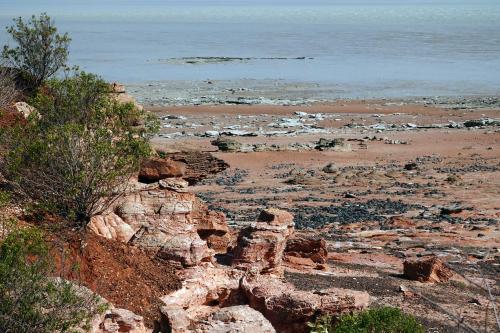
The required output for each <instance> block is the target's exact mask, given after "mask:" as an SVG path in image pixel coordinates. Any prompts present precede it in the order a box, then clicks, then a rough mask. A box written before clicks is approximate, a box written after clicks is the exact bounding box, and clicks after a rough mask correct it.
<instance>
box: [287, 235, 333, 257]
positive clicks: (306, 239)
mask: <svg viewBox="0 0 500 333" xmlns="http://www.w3.org/2000/svg"><path fill="white" fill-rule="evenodd" d="M285 256H286V257H299V258H307V259H310V260H311V261H312V262H314V263H317V264H325V263H326V261H327V258H328V251H327V249H326V242H325V240H324V239H323V238H321V237H319V236H317V235H304V234H301V235H294V236H293V237H291V238H289V239H288V241H287V242H286V248H285Z"/></svg>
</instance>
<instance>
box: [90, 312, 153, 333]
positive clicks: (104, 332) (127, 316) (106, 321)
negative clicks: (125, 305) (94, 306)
mask: <svg viewBox="0 0 500 333" xmlns="http://www.w3.org/2000/svg"><path fill="white" fill-rule="evenodd" d="M150 332H152V330H150V329H147V328H146V326H145V325H144V320H143V318H142V317H141V316H138V315H136V314H135V313H133V312H131V311H128V310H125V309H111V310H108V311H106V313H105V314H104V315H103V316H102V317H101V318H99V320H97V322H96V324H94V327H93V328H92V329H91V331H90V333H150Z"/></svg>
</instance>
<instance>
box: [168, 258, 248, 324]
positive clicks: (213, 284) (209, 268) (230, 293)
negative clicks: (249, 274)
mask: <svg viewBox="0 0 500 333" xmlns="http://www.w3.org/2000/svg"><path fill="white" fill-rule="evenodd" d="M242 276H243V272H242V271H240V270H235V269H227V268H216V267H213V265H211V264H204V266H203V267H201V266H198V267H192V268H188V269H186V270H183V271H182V272H181V276H180V277H181V278H182V280H183V282H182V288H180V289H179V290H177V291H175V292H173V293H171V294H169V295H166V296H164V297H162V298H161V300H162V301H163V303H164V304H165V305H164V306H163V307H161V321H160V326H161V328H162V329H163V330H165V331H167V332H168V331H170V330H171V331H172V332H190V331H189V330H188V327H190V326H191V324H192V323H196V322H198V321H199V320H200V318H207V317H208V316H209V315H210V314H211V313H213V312H215V311H217V310H218V309H219V307H225V306H231V305H234V304H238V303H239V304H241V303H242V302H243V301H242V300H240V299H239V297H240V296H241V295H240V294H239V292H238V290H239V281H240V279H241V277H242Z"/></svg>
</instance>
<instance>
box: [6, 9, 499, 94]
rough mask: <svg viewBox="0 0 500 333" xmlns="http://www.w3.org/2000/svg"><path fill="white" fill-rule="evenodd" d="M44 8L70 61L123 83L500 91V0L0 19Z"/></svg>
mask: <svg viewBox="0 0 500 333" xmlns="http://www.w3.org/2000/svg"><path fill="white" fill-rule="evenodd" d="M40 12H47V13H48V14H49V15H50V16H52V17H53V18H54V19H55V21H56V23H57V25H58V27H59V29H60V31H64V32H68V33H70V35H71V37H72V39H73V41H72V44H71V59H70V60H71V63H72V64H75V65H79V66H80V67H81V68H82V69H84V70H88V71H92V72H96V73H99V74H101V75H102V76H103V77H104V78H106V79H108V80H114V81H120V82H124V83H135V84H145V83H148V82H151V81H178V80H182V81H183V82H185V81H188V82H189V81H190V80H192V81H201V80H207V79H209V80H232V81H231V82H233V81H234V82H237V81H238V80H243V79H251V80H256V82H258V80H267V81H266V82H269V80H278V81H286V82H308V83H315V84H318V85H320V86H321V85H324V86H335V87H336V88H337V90H338V91H340V93H339V96H342V95H345V97H394V96H424V95H425V96H434V95H472V94H498V93H499V92H500V0H427V1H425V0H277V1H271V0H269V1H264V0H215V1H209V0H185V1H180V0H177V1H170V0H86V1H82V0H0V26H1V27H4V26H7V25H10V23H11V19H12V17H15V16H29V15H30V14H33V13H40ZM7 41H8V35H7V34H6V32H5V31H4V30H2V31H1V32H0V44H5V43H6V42H7ZM338 91H337V92H338Z"/></svg>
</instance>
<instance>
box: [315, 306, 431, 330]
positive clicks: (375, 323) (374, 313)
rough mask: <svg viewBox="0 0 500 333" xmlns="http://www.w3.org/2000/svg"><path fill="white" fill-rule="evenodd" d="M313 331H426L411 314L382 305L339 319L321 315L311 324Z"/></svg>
mask: <svg viewBox="0 0 500 333" xmlns="http://www.w3.org/2000/svg"><path fill="white" fill-rule="evenodd" d="M309 326H310V327H311V333H424V332H425V330H424V327H423V326H422V325H421V324H420V323H419V322H418V321H417V320H416V319H415V318H414V317H413V316H411V315H408V314H405V313H403V312H402V311H401V310H400V309H397V308H392V307H380V308H373V309H368V310H365V311H362V312H360V313H356V314H352V315H350V314H349V315H343V316H342V317H340V318H339V320H338V321H335V320H333V319H332V318H331V317H328V316H326V317H321V318H319V319H318V320H317V321H316V322H315V323H311V324H309Z"/></svg>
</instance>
